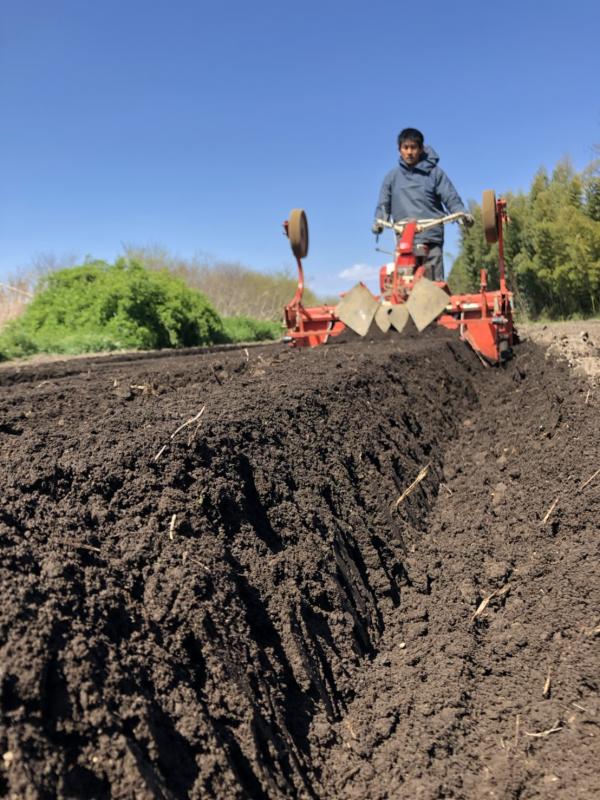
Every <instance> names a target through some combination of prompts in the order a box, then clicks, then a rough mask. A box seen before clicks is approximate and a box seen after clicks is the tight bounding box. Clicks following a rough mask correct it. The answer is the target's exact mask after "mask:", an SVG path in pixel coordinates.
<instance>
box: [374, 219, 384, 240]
mask: <svg viewBox="0 0 600 800" xmlns="http://www.w3.org/2000/svg"><path fill="white" fill-rule="evenodd" d="M371 233H373V234H375V236H379V234H380V233H383V225H380V224H379V222H377V220H376V221H375V222H374V223H373V224H372V225H371Z"/></svg>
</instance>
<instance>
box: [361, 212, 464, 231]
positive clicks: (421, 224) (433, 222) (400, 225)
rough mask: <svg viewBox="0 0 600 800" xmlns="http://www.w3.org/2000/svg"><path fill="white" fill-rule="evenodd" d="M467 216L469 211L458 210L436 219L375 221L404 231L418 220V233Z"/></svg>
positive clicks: (383, 225)
mask: <svg viewBox="0 0 600 800" xmlns="http://www.w3.org/2000/svg"><path fill="white" fill-rule="evenodd" d="M466 216H468V212H467V211H456V212H455V213H454V214H446V216H445V217H436V218H435V219H417V220H411V219H399V220H396V222H388V221H387V220H384V219H376V220H375V223H376V224H377V225H381V226H382V227H384V228H392V230H394V231H395V232H396V233H402V232H403V231H404V228H405V227H406V226H407V225H408V223H409V222H416V223H417V233H420V232H421V231H426V230H429V228H435V227H436V226H437V225H445V224H446V223H447V222H458V221H459V220H461V219H464V217H466Z"/></svg>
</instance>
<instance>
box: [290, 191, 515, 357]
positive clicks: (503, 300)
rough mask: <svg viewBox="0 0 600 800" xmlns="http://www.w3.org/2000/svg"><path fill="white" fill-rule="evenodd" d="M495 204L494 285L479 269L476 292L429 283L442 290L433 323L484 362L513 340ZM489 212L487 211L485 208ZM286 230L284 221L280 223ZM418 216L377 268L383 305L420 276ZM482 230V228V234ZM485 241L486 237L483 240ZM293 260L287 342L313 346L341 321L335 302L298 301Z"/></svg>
mask: <svg viewBox="0 0 600 800" xmlns="http://www.w3.org/2000/svg"><path fill="white" fill-rule="evenodd" d="M493 202H494V204H495V209H494V213H495V214H496V230H497V238H492V239H491V241H498V262H499V263H498V267H499V278H500V281H499V282H500V286H499V288H498V289H497V290H494V291H488V288H487V271H486V270H484V269H482V270H481V279H480V289H479V292H477V293H473V294H454V295H453V294H450V289H449V287H448V284H447V283H446V282H444V281H435V284H436V285H437V286H439V287H440V288H441V289H443V290H444V291H445V292H446V293H447V294H448V305H447V306H446V309H445V310H444V311H443V312H442V314H441V315H440V316H439V317H438V319H437V322H438V324H439V325H443V326H444V327H446V328H449V329H451V330H456V331H458V334H459V336H460V338H461V339H462V340H463V341H465V342H467V343H468V344H469V345H470V346H471V347H472V348H473V350H474V351H475V352H476V353H477V354H478V355H479V356H480V357H481V358H482V360H484V361H485V362H486V363H491V364H498V363H500V362H502V361H504V360H506V359H507V358H509V357H510V355H511V352H512V346H513V344H514V343H515V342H516V341H518V337H517V334H516V331H515V328H514V324H513V314H512V304H513V295H512V292H510V291H509V290H508V287H507V285H506V269H505V263H504V247H503V231H502V229H503V223H506V222H507V221H508V219H507V214H506V202H505V201H504V200H503V199H501V198H500V199H498V200H497V201H496V200H495V197H494V200H493ZM488 216H489V210H488ZM284 228H285V230H286V233H287V223H284ZM417 231H418V221H416V220H413V221H410V222H408V223H406V224H405V225H404V228H403V231H402V235H401V237H400V238H399V240H398V242H397V245H396V252H395V259H394V262H393V263H392V264H388V265H386V266H383V267H382V268H381V270H380V273H379V284H380V286H379V289H380V295H378V296H377V298H376V299H378V300H379V301H380V302H381V303H382V304H383V305H398V304H402V303H405V302H406V301H407V299H408V297H409V296H410V293H411V291H412V289H413V287H414V285H415V283H416V282H417V281H419V280H421V278H423V277H425V267H424V266H423V262H424V260H425V257H426V255H427V247H426V246H425V245H420V244H418V243H415V241H414V238H415V234H416V233H417ZM487 235H488V230H487V229H486V238H487ZM488 240H489V239H488ZM297 263H298V288H297V290H296V293H295V295H294V298H293V300H292V301H291V303H289V304H288V305H287V306H286V307H285V322H286V325H287V329H288V331H287V339H288V341H289V342H290V344H291V345H292V346H296V347H315V346H317V345H320V344H324V343H325V342H326V341H327V340H328V339H329V337H330V336H337V335H339V334H340V333H341V332H342V331H343V330H344V328H345V325H344V323H343V322H341V320H340V319H339V318H338V317H337V315H336V306H328V305H323V306H316V307H312V308H306V307H305V306H304V305H303V303H302V292H303V289H304V272H303V268H302V261H301V259H300V258H297Z"/></svg>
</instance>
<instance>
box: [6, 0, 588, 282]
mask: <svg viewBox="0 0 600 800" xmlns="http://www.w3.org/2000/svg"><path fill="white" fill-rule="evenodd" d="M599 30H600V3H598V2H597V0H572V2H570V3H565V2H555V0H547V1H546V2H544V3H543V4H542V3H534V2H527V0H521V2H514V0H505V1H504V2H502V3H489V2H483V0H466V1H465V2H460V3H449V2H447V1H446V2H437V0H434V1H433V2H429V3H427V4H420V5H419V4H417V3H413V4H401V3H398V2H393V3H392V2H388V0H380V2H378V3H367V2H355V1H354V0H345V2H337V0H336V1H335V2H333V1H331V2H328V0H321V2H313V0H304V2H302V3H275V2H270V1H268V2H261V0H255V2H254V3H247V2H241V1H239V0H232V2H222V3H220V4H219V3H216V2H214V0H211V2H205V0H196V1H195V2H192V0H169V2H165V1H164V0H154V1H153V2H148V0H145V2H141V1H140V0H119V2H115V0H102V2H96V3H93V2H91V1H90V0H77V2H75V0H52V2H50V0H44V1H42V0H20V1H19V2H17V1H16V0H13V1H12V2H10V1H9V0H3V1H2V2H0V109H1V117H2V122H1V124H0V280H2V279H3V278H6V277H7V276H9V275H11V274H14V273H15V272H17V271H18V270H19V269H24V268H26V267H27V265H28V264H30V263H31V260H32V258H35V257H36V256H37V255H39V254H41V253H46V254H48V253H53V254H54V255H56V256H57V257H59V258H60V257H62V256H63V255H65V254H71V253H74V254H77V255H79V256H81V257H83V256H85V255H86V254H90V255H93V256H94V257H98V258H104V259H107V260H112V259H114V258H115V256H116V255H117V254H118V253H119V252H120V250H121V246H122V244H123V243H131V244H136V245H147V244H161V245H163V246H165V247H167V248H169V249H171V250H172V251H174V252H175V253H177V254H179V255H181V256H192V255H198V254H201V255H202V254H206V255H208V256H210V257H212V258H214V259H216V260H225V261H241V262H243V263H245V264H247V265H248V266H251V267H253V268H256V269H262V270H277V269H281V268H282V267H285V266H292V267H293V264H294V262H293V259H292V257H291V253H290V252H289V248H288V245H287V241H286V240H285V239H284V238H283V236H282V235H281V222H282V221H283V220H284V219H285V218H286V217H287V214H288V212H289V210H290V209H291V208H293V207H303V208H305V209H306V211H307V214H308V219H309V224H310V230H311V248H310V253H309V257H308V259H307V260H306V265H305V266H306V271H307V274H308V278H309V283H310V284H311V285H312V286H313V287H314V288H316V289H317V290H318V291H320V292H323V293H331V292H337V291H341V290H343V289H346V288H348V278H344V277H340V276H341V275H344V274H348V270H352V269H353V268H354V269H355V271H357V270H356V265H364V266H365V267H366V268H368V267H369V266H371V267H372V266H375V265H377V264H379V263H380V262H381V261H382V256H381V255H380V254H378V253H376V252H374V239H373V236H372V235H371V233H370V226H371V222H372V217H373V211H374V207H375V203H376V199H377V194H378V191H379V187H380V184H381V181H382V179H383V176H384V174H385V173H386V172H387V171H388V170H389V169H390V168H392V167H393V166H394V165H395V163H396V161H397V151H396V144H395V140H396V135H397V133H398V131H399V130H400V129H401V128H403V127H405V126H415V127H418V128H420V129H421V130H422V131H423V132H424V133H425V137H426V141H428V142H430V143H431V144H432V145H433V146H434V147H435V148H436V150H437V151H438V152H439V154H440V156H441V161H440V166H442V167H443V168H444V169H445V170H446V172H447V173H448V175H449V176H450V178H451V179H452V181H453V182H454V184H455V185H456V187H457V189H458V191H459V193H460V194H461V195H462V197H463V198H464V199H465V200H468V199H471V198H475V199H479V198H480V196H481V192H482V190H483V189H486V188H495V189H496V190H497V192H502V191H505V190H518V189H520V188H522V189H526V188H528V186H529V183H530V181H531V178H532V176H533V174H534V173H535V171H536V170H537V169H538V168H539V167H540V166H542V165H545V166H547V167H549V168H550V169H551V168H552V167H553V166H554V165H555V164H556V162H557V161H558V160H559V159H560V158H561V157H563V156H565V155H569V156H570V157H571V159H572V161H573V163H574V165H575V167H576V168H578V169H579V168H583V167H584V166H585V165H586V164H587V163H588V162H589V161H590V160H591V159H592V157H593V155H594V152H593V146H594V144H598V143H600V90H599V86H600V83H599V76H600V55H599V53H600V46H599V45H600V41H599V33H598V32H599ZM388 235H389V234H388ZM386 244H387V245H388V246H390V245H391V239H390V241H389V242H388V241H387V240H384V242H383V246H386ZM446 249H447V250H450V251H452V250H454V251H455V250H456V235H455V233H454V232H451V233H450V234H449V235H448V237H447V245H446ZM383 260H385V257H384V258H383ZM447 267H448V264H447Z"/></svg>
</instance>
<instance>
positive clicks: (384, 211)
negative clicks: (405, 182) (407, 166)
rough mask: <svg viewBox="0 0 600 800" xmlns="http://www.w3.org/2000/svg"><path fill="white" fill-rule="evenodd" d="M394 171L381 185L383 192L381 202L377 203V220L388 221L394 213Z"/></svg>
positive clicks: (381, 192) (380, 196)
mask: <svg viewBox="0 0 600 800" xmlns="http://www.w3.org/2000/svg"><path fill="white" fill-rule="evenodd" d="M393 174H394V173H393V171H392V172H388V174H387V175H386V176H385V178H384V179H383V183H382V184H381V191H380V192H379V200H378V201H377V208H376V209H375V219H384V220H386V221H387V220H388V219H389V218H390V215H391V213H392V176H393Z"/></svg>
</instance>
